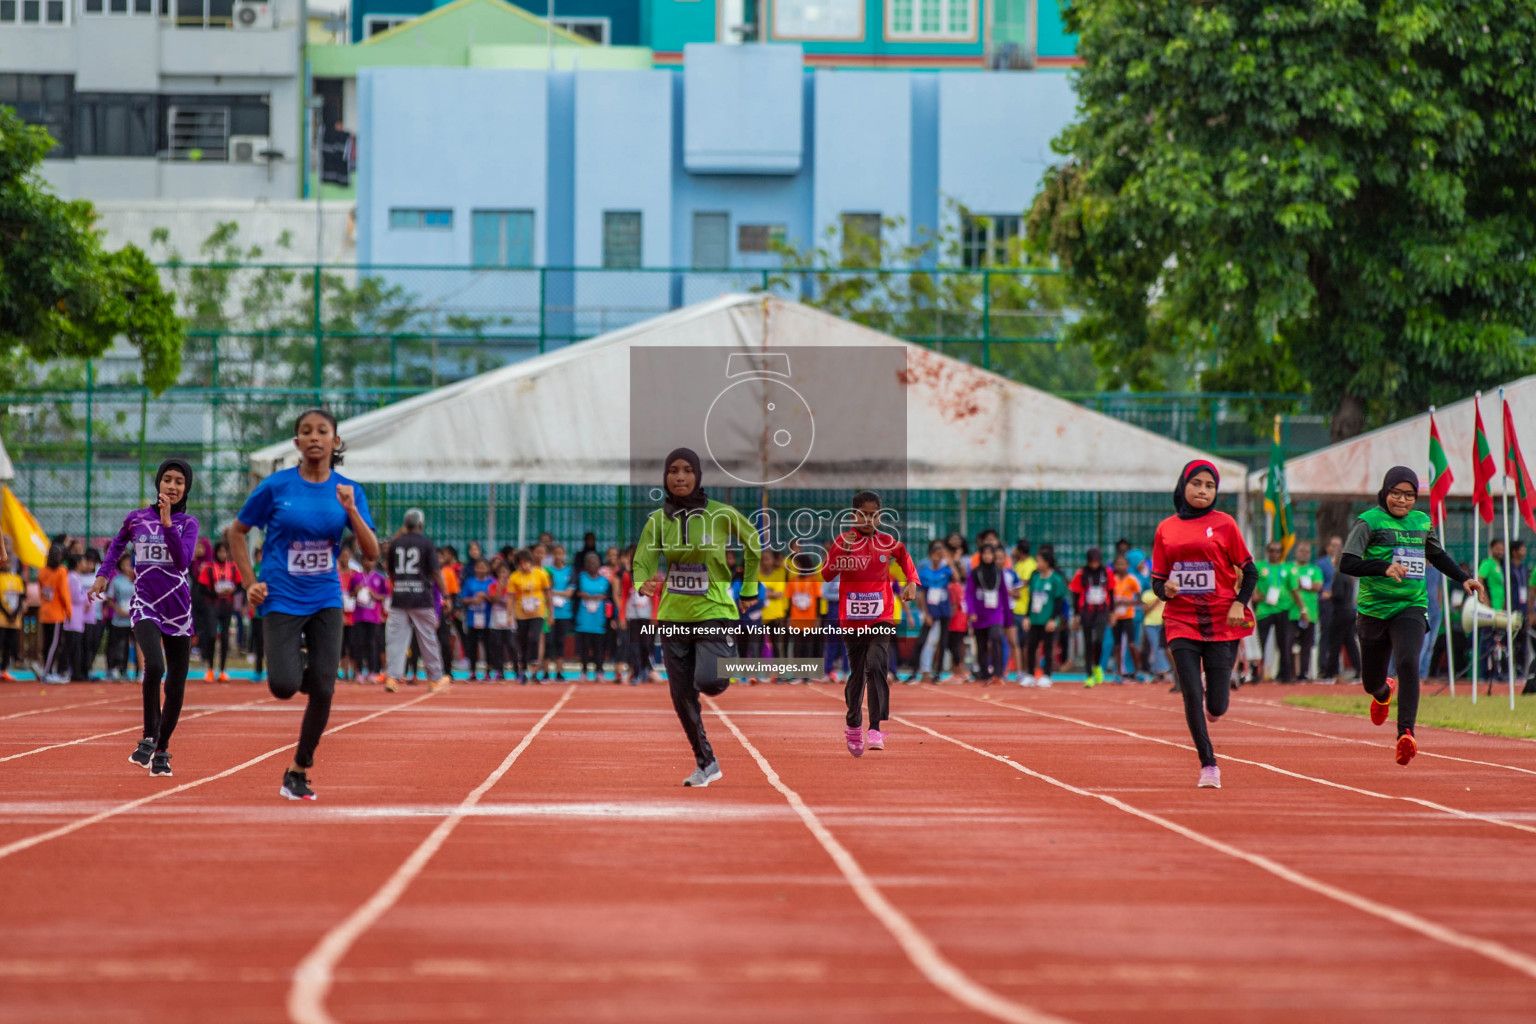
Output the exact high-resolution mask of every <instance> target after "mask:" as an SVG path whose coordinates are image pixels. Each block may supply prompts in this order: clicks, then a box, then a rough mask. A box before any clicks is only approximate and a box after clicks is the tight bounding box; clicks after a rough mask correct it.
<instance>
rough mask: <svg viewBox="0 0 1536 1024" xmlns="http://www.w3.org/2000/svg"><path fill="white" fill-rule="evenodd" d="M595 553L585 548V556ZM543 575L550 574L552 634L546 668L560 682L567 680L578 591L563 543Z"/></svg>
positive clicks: (557, 546) (557, 547)
mask: <svg viewBox="0 0 1536 1024" xmlns="http://www.w3.org/2000/svg"><path fill="white" fill-rule="evenodd" d="M595 553H596V552H592V551H584V552H583V553H582V555H583V557H585V556H586V555H589V554H595ZM544 574H545V575H546V576H548V577H549V635H548V636H546V637H545V640H546V641H547V643H546V644H545V645H544V651H545V654H546V655H547V657H546V658H545V664H544V669H545V671H546V672H548V673H549V678H550V679H553V680H555V681H556V682H561V681H563V680H564V679H565V635H566V634H567V633H569V632H570V631H571V624H572V621H573V620H572V615H573V614H574V609H575V605H574V604H572V602H573V601H575V599H576V597H575V595H576V590H575V588H574V587H573V586H572V585H571V580H572V578H573V577H574V576H575V575H576V567H575V566H574V565H567V564H566V561H565V545H564V544H556V545H555V550H554V561H553V563H552V564H550V565H546V566H545V567H544Z"/></svg>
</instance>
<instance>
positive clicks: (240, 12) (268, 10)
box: [231, 0, 277, 29]
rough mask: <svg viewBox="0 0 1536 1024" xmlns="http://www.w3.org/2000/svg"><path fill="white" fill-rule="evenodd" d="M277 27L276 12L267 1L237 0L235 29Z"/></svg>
mask: <svg viewBox="0 0 1536 1024" xmlns="http://www.w3.org/2000/svg"><path fill="white" fill-rule="evenodd" d="M276 25H277V21H276V12H275V11H273V9H272V4H271V3H270V2H267V0H235V16H234V24H233V25H232V26H231V27H233V28H235V29H272V28H275V27H276Z"/></svg>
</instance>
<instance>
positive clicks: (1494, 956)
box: [892, 715, 1536, 979]
mask: <svg viewBox="0 0 1536 1024" xmlns="http://www.w3.org/2000/svg"><path fill="white" fill-rule="evenodd" d="M892 721H895V722H900V723H901V724H902V725H905V726H907V727H908V728H910V729H916V730H918V731H919V732H924V733H927V734H928V735H929V736H932V737H933V738H934V739H940V740H944V741H945V742H946V743H953V744H954V745H955V746H957V747H961V748H963V749H965V750H969V751H971V752H972V753H976V754H980V755H981V756H982V757H987V758H991V759H992V760H994V761H997V762H999V763H1001V764H1005V765H1007V766H1008V767H1010V768H1012V769H1014V770H1015V771H1018V772H1022V773H1023V774H1025V775H1028V776H1029V777H1031V778H1034V779H1038V780H1040V781H1041V782H1045V783H1048V784H1049V785H1052V786H1055V787H1057V788H1058V789H1063V790H1066V791H1067V792H1068V793H1075V794H1076V795H1078V796H1084V797H1088V798H1089V799H1091V800H1098V801H1099V802H1101V803H1105V804H1108V805H1109V806H1111V807H1113V808H1115V809H1117V810H1120V811H1124V812H1125V813H1126V814H1129V815H1131V816H1132V817H1136V818H1140V819H1141V820H1143V821H1146V822H1150V823H1151V824H1153V825H1156V826H1158V827H1159V828H1164V829H1167V830H1168V831H1170V832H1172V833H1174V834H1175V835H1180V836H1183V837H1184V838H1186V839H1189V840H1191V841H1192V842H1195V843H1199V844H1200V845H1201V846H1204V847H1207V848H1209V849H1212V850H1215V851H1216V852H1218V853H1222V854H1225V855H1227V856H1228V857H1232V858H1234V859H1235V860H1240V861H1243V862H1244V863H1247V864H1251V865H1252V866H1254V867H1256V868H1258V869H1260V870H1261V871H1265V872H1268V873H1269V874H1271V875H1274V876H1275V877H1276V878H1279V879H1282V880H1283V881H1286V882H1290V883H1291V884H1292V885H1296V886H1298V887H1300V888H1302V889H1306V890H1308V891H1310V892H1314V893H1317V894H1318V895H1319V896H1324V897H1326V898H1328V899H1331V900H1334V901H1335V902H1337V903H1342V904H1344V905H1345V906H1347V907H1352V908H1354V909H1356V910H1359V911H1361V912H1362V913H1365V914H1369V915H1370V916H1372V917H1376V918H1380V919H1381V920H1383V921H1388V922H1391V923H1392V924H1395V925H1398V926H1400V927H1402V928H1405V929H1407V930H1408V931H1411V932H1416V933H1418V934H1419V935H1422V936H1424V937H1425V938H1428V939H1432V940H1434V941H1436V942H1440V943H1443V944H1445V945H1447V946H1453V947H1455V948H1458V949H1463V950H1466V951H1468V952H1471V953H1475V954H1477V955H1479V956H1482V957H1486V958H1487V959H1489V960H1492V961H1494V962H1495V963H1498V964H1502V965H1504V966H1505V967H1509V968H1511V969H1512V970H1515V971H1518V972H1519V973H1521V974H1524V975H1525V976H1527V977H1529V978H1532V979H1536V957H1531V956H1527V955H1526V954H1524V953H1521V952H1520V951H1518V950H1515V949H1512V948H1510V947H1509V946H1506V945H1504V944H1503V943H1502V942H1496V941H1494V940H1492V939H1480V938H1477V937H1476V936H1472V935H1467V934H1465V933H1463V932H1459V931H1457V930H1456V929H1454V928H1449V927H1447V926H1445V925H1442V924H1437V923H1435V922H1434V921H1431V920H1429V919H1427V918H1423V917H1420V916H1419V915H1418V914H1415V913H1413V912H1411V911H1407V910H1401V909H1399V908H1397V907H1393V906H1390V905H1389V904H1386V903H1381V902H1378V901H1377V900H1373V899H1371V898H1370V897H1368V896H1362V895H1360V894H1359V893H1355V892H1351V891H1349V890H1348V889H1343V888H1340V887H1339V886H1336V885H1333V884H1331V883H1329V882H1324V881H1322V880H1320V879H1317V878H1313V877H1312V876H1311V875H1307V874H1304V873H1302V872H1300V871H1297V870H1296V869H1294V868H1290V867H1286V866H1285V865H1284V864H1281V863H1280V862H1279V861H1276V860H1272V859H1270V858H1269V857H1265V856H1264V855H1262V854H1257V853H1249V852H1248V851H1247V850H1243V849H1240V848H1239V847H1236V846H1233V845H1232V844H1231V843H1227V842H1224V841H1222V840H1220V839H1216V838H1214V837H1213V836H1208V835H1206V834H1205V833H1203V832H1198V831H1196V830H1195V829H1192V828H1189V827H1188V826H1186V825H1180V824H1179V823H1178V822H1176V821H1172V820H1171V819H1168V818H1165V817H1163V816H1162V815H1160V814H1153V813H1152V812H1151V811H1144V810H1142V809H1141V808H1139V807H1136V806H1134V805H1132V804H1128V803H1126V802H1125V801H1124V800H1121V799H1120V798H1119V797H1114V796H1109V795H1108V794H1105V793H1095V792H1093V791H1092V790H1088V789H1083V788H1081V787H1079V786H1074V785H1072V784H1071V783H1070V782H1063V781H1062V780H1061V779H1058V778H1054V777H1053V776H1050V775H1046V774H1045V773H1044V772H1038V771H1035V770H1034V769H1033V768H1029V767H1026V766H1025V765H1023V764H1020V763H1019V762H1018V761H1015V760H1014V759H1013V758H1011V757H1007V756H1005V755H1003V754H994V753H992V752H991V751H990V750H983V749H982V748H981V747H978V746H974V745H972V744H970V743H967V742H965V741H964V740H961V739H956V738H955V737H953V736H946V735H945V734H944V733H941V732H939V731H938V730H936V729H930V728H929V727H928V726H926V725H919V724H918V723H916V722H914V721H912V720H911V719H908V718H903V717H901V716H900V715H896V716H893V717H892Z"/></svg>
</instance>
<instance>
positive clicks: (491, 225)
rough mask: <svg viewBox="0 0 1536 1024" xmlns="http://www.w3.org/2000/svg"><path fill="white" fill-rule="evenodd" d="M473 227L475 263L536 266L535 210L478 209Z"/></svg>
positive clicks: (473, 216) (472, 222) (492, 265)
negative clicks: (534, 253)
mask: <svg viewBox="0 0 1536 1024" xmlns="http://www.w3.org/2000/svg"><path fill="white" fill-rule="evenodd" d="M470 227H471V229H472V234H473V235H474V240H473V243H472V244H473V247H474V251H473V252H472V254H471V258H472V259H473V260H474V265H475V266H477V267H531V266H533V211H532V210H475V211H474V212H473V213H471V214H470Z"/></svg>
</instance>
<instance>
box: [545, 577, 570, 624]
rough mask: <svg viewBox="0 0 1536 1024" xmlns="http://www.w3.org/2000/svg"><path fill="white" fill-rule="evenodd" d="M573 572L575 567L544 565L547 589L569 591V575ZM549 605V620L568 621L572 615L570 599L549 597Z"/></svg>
mask: <svg viewBox="0 0 1536 1024" xmlns="http://www.w3.org/2000/svg"><path fill="white" fill-rule="evenodd" d="M575 571H576V567H575V566H573V565H562V566H558V567H557V566H553V565H546V566H545V567H544V573H545V575H547V576H548V577H549V589H550V590H551V591H561V590H570V589H571V574H572V573H574V572H575ZM549 604H550V618H552V619H569V618H570V617H571V615H572V614H573V611H574V609H573V608H572V606H571V599H570V598H568V597H554V596H553V595H551V597H550V600H549Z"/></svg>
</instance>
